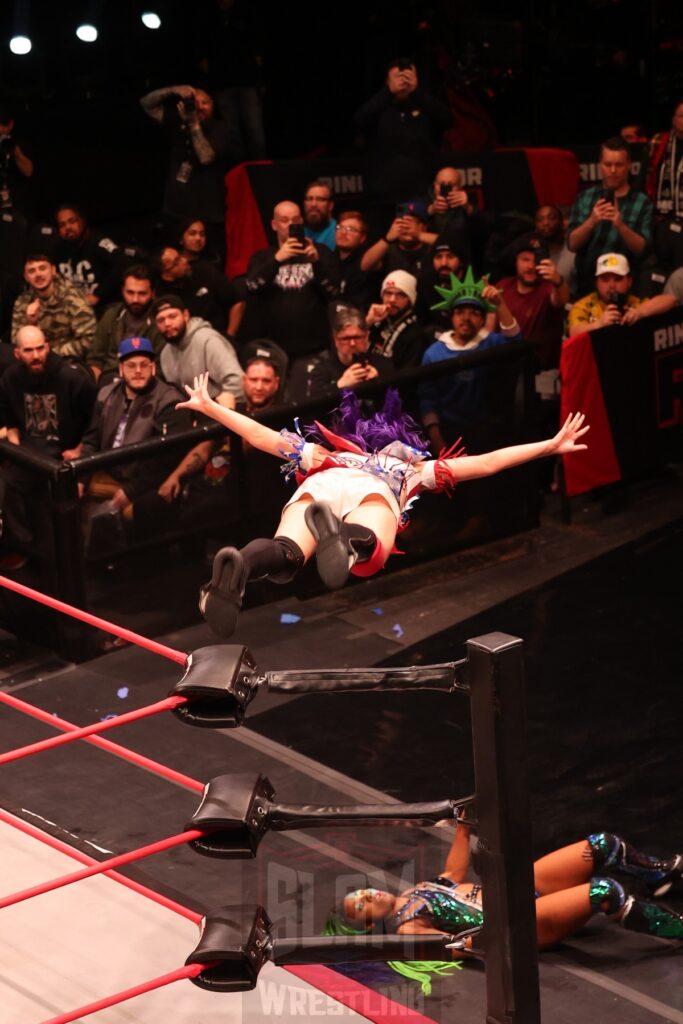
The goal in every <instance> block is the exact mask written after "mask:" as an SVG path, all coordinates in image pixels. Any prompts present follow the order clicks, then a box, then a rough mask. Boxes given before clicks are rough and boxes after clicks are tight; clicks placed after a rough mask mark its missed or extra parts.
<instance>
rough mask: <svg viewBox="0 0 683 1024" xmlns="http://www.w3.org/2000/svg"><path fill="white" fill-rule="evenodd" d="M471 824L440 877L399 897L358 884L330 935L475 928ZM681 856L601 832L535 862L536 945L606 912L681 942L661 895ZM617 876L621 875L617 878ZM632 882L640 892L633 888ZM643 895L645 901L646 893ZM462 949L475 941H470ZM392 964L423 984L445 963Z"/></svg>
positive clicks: (479, 918) (478, 911)
mask: <svg viewBox="0 0 683 1024" xmlns="http://www.w3.org/2000/svg"><path fill="white" fill-rule="evenodd" d="M469 853H470V843H469V827H468V826H467V825H465V823H464V822H459V823H458V826H457V829H456V833H455V838H454V840H453V844H452V846H451V849H450V852H449V854H448V857H447V859H446V864H445V867H444V870H443V872H442V874H440V875H439V876H438V877H437V878H434V879H431V880H430V881H426V882H420V883H418V884H417V885H416V886H414V887H413V888H411V889H407V890H406V891H405V892H403V893H401V894H400V895H399V896H394V895H393V894H392V893H389V892H383V891H382V890H379V889H356V890H355V891H354V892H350V893H349V894H348V895H347V896H346V897H345V898H344V900H343V902H342V904H341V906H340V907H339V908H338V909H337V910H335V911H333V912H332V913H331V914H330V915H329V917H328V919H327V922H326V925H325V933H326V934H327V935H369V934H373V933H378V932H383V933H385V934H386V933H389V934H398V935H408V934H414V933H417V932H422V933H424V932H428V933H429V932H444V933H446V934H448V935H454V934H457V933H458V932H464V931H465V932H466V931H469V930H470V929H473V930H477V929H478V928H479V927H480V926H481V925H482V923H483V921H484V915H483V912H482V901H481V886H480V885H476V884H472V883H471V882H463V879H464V877H465V874H466V872H467V868H468V865H469ZM682 875H683V856H681V854H676V855H675V856H673V857H671V858H668V859H667V858H664V857H656V856H654V857H653V856H650V855H649V854H646V853H642V852H641V851H640V850H637V849H635V848H634V847H633V846H631V844H630V843H628V842H626V841H625V840H624V839H622V838H621V837H620V836H617V835H614V834H612V833H609V832H599V833H595V834H594V835H589V836H588V837H587V838H585V839H582V840H580V841H579V842H577V843H572V844H571V845H569V846H563V847H562V848H561V849H559V850H555V851H553V853H549V854H547V856H545V857H541V859H540V860H537V861H536V863H535V864H534V884H535V888H536V895H537V899H536V935H537V941H538V946H539V949H545V948H547V947H549V946H553V945H555V944H556V943H557V942H560V941H561V940H562V939H564V938H566V937H567V936H568V935H571V934H572V933H573V932H576V931H578V929H580V928H581V927H583V925H584V924H586V922H587V921H588V920H589V919H590V918H591V917H593V915H594V914H598V913H603V914H606V915H607V916H608V917H611V918H612V920H614V921H615V922H616V923H618V924H620V925H621V926H622V927H623V928H628V929H630V930H632V931H637V932H644V933H646V934H648V935H655V936H658V937H659V938H665V939H671V940H676V941H678V940H683V916H681V915H680V914H679V913H677V912H676V911H675V910H673V909H672V908H671V907H668V906H666V905H665V904H663V903H658V902H656V900H657V899H658V898H659V897H660V896H663V895H665V894H666V893H667V892H668V891H669V890H670V889H671V887H672V886H680V884H681V878H682ZM613 876H617V877H613ZM629 882H632V883H635V886H636V887H637V889H638V890H639V894H638V895H634V894H633V893H631V892H629ZM643 893H645V898H642V894H643ZM465 942H466V945H465V947H464V950H462V951H464V952H467V945H468V944H471V943H472V942H473V943H474V945H475V946H476V939H472V937H470V938H468V939H467V940H465ZM392 966H393V969H394V970H397V971H399V973H401V974H406V975H407V976H408V977H411V978H413V979H415V980H417V981H421V982H422V984H423V990H424V991H425V992H427V993H428V992H429V987H430V985H429V977H430V974H432V973H439V974H440V973H443V970H444V965H441V964H434V963H424V962H417V963H414V962H412V963H408V964H402V963H396V962H394V963H393V964H392Z"/></svg>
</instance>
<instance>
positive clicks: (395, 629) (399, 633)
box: [391, 622, 403, 640]
mask: <svg viewBox="0 0 683 1024" xmlns="http://www.w3.org/2000/svg"><path fill="white" fill-rule="evenodd" d="M391 632H392V633H393V634H394V636H395V637H396V638H397V639H398V640H400V639H401V637H402V636H403V629H402V627H401V625H400V623H398V622H395V623H394V625H393V626H392V627H391Z"/></svg>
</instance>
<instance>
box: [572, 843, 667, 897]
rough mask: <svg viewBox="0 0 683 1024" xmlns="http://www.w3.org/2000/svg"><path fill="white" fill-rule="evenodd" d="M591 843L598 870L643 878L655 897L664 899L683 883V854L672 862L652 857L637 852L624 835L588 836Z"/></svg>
mask: <svg viewBox="0 0 683 1024" xmlns="http://www.w3.org/2000/svg"><path fill="white" fill-rule="evenodd" d="M588 843H589V845H590V847H591V851H592V855H593V863H594V864H595V866H596V868H600V867H602V866H604V867H608V868H614V869H616V870H618V871H619V872H623V873H624V874H626V875H631V876H632V877H633V878H637V879H639V880H640V881H641V882H642V883H643V884H644V885H645V886H646V887H647V889H648V890H649V892H650V893H651V895H652V896H664V895H666V893H667V892H669V890H670V889H671V888H672V886H676V887H678V886H679V885H680V883H681V881H683V855H681V854H680V853H677V854H675V855H674V856H673V857H670V858H668V859H666V858H663V857H657V856H652V855H651V854H649V853H643V852H642V850H638V849H636V847H635V846H632V844H631V843H629V842H627V841H626V840H625V839H622V838H621V836H617V835H614V834H613V833H611V832H597V833H594V834H593V835H590V836H588Z"/></svg>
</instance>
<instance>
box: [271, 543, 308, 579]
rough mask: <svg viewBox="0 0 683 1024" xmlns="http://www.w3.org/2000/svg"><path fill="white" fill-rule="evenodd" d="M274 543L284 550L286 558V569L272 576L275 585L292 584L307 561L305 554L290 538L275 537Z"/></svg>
mask: <svg viewBox="0 0 683 1024" xmlns="http://www.w3.org/2000/svg"><path fill="white" fill-rule="evenodd" d="M273 542H274V543H275V544H278V545H279V546H280V548H281V549H282V551H283V553H284V557H285V562H284V567H283V568H282V569H281V570H280V571H279V572H277V573H272V574H271V577H270V578H271V579H272V581H273V583H290V582H291V581H292V580H293V579H294V577H295V576H296V574H297V573H298V572H299V571H300V570H301V569H302V568H303V564H304V562H305V561H306V559H305V558H304V553H303V551H302V550H301V548H300V547H299V545H298V544H296V543H295V542H294V541H293V540H290V538H289V537H273Z"/></svg>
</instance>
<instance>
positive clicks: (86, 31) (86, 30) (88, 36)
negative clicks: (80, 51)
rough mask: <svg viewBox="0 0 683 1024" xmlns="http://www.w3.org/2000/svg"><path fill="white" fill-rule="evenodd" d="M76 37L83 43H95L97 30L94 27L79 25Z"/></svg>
mask: <svg viewBox="0 0 683 1024" xmlns="http://www.w3.org/2000/svg"><path fill="white" fill-rule="evenodd" d="M76 35H77V36H78V38H79V39H80V41H81V42H82V43H94V42H95V40H96V39H97V29H96V28H95V26H94V25H79V26H78V28H77V29H76Z"/></svg>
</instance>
